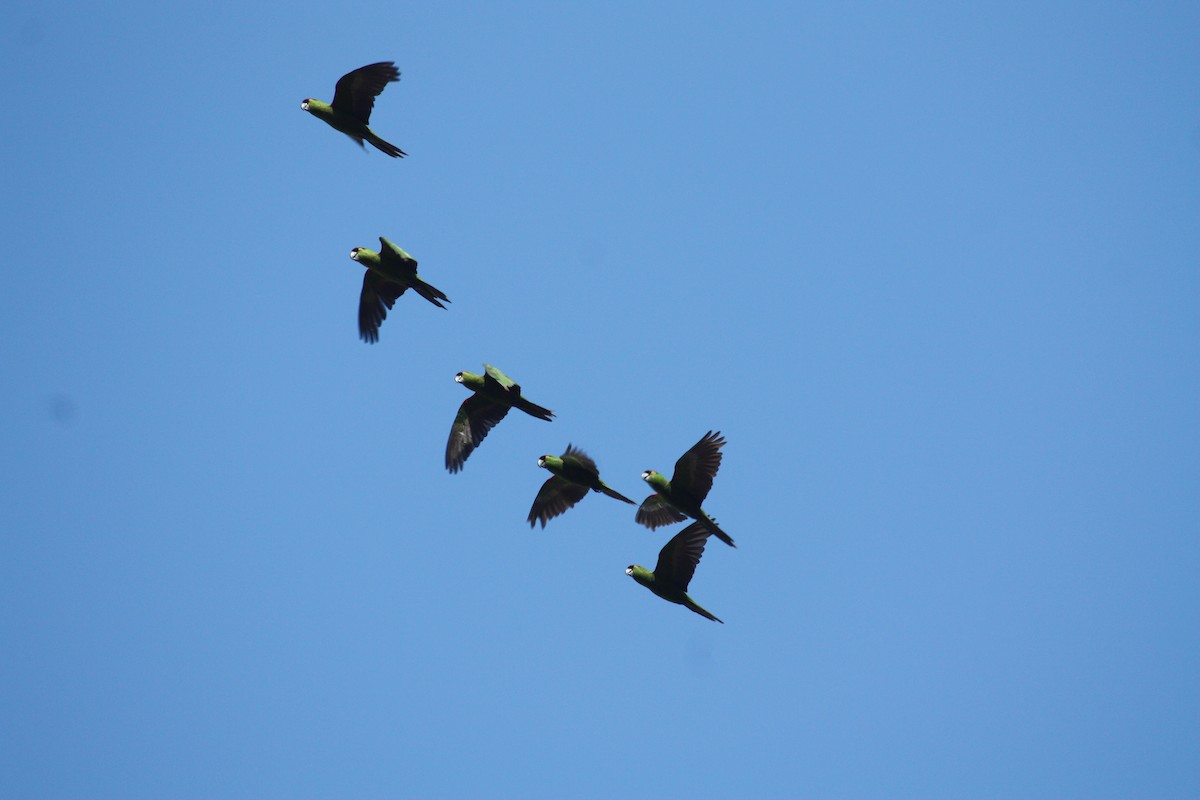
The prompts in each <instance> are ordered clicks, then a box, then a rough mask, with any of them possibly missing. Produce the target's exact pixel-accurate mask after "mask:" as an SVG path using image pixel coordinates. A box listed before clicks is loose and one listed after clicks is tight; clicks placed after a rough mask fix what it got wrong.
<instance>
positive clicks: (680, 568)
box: [654, 522, 708, 592]
mask: <svg viewBox="0 0 1200 800" xmlns="http://www.w3.org/2000/svg"><path fill="white" fill-rule="evenodd" d="M707 541H708V531H707V530H705V529H704V526H703V525H701V524H700V523H698V522H693V523H692V524H691V525H688V526H687V527H686V528H684V529H683V530H681V531H680V532H679V533H677V534H675V535H674V536H673V537H671V541H669V542H667V543H666V544H665V545H663V549H662V550H660V551H659V553H658V564H656V565H655V567H654V581H655V583H657V582H659V581H662V582H663V583H665V584H668V585H670V586H673V587H675V588H677V589H679V591H681V592H686V591H687V588H688V584H689V583H691V581H692V575H693V574H695V572H696V565H697V564H699V563H700V556H702V555H704V544H705V542H707Z"/></svg>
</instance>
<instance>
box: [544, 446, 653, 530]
mask: <svg viewBox="0 0 1200 800" xmlns="http://www.w3.org/2000/svg"><path fill="white" fill-rule="evenodd" d="M537 464H538V466H539V467H541V468H542V469H544V470H547V471H549V472H551V473H553V474H552V475H551V476H550V477H549V478H547V479H546V482H545V483H543V484H542V488H541V489H539V490H538V493H537V497H535V498H534V499H533V507H532V508H530V509H529V517H528V519H527V520H526V521H527V522H528V523H529V527H531V528H532V527H533V526H534V523H535V522H540V523H542V527H543V528H545V527H546V523H547V522H549V521H550V520H552V519H554V518H555V517H557V516H558V515H559V514H562V513H564V512H565V511H566V510H567V509H568V508H570V507H571V506H573V505H575V504H576V503H578V502H579V501H580V500H582V499H583V498H584V497H585V496H586V495H587V493H588V490H589V489H590V490H591V491H594V492H601V493H603V494H606V495H608V496H609V497H614V498H616V499H617V500H621V501H623V502H626V503H629V504H630V505H633V501H632V500H630V499H629V498H628V497H626V496H625V495H623V494H621V493H620V492H618V491H616V490H614V489H613V488H612V487H610V486H609V485H608V484H607V483H605V482H604V481H602V480H600V471H599V470H597V469H596V462H595V461H592V459H590V458H588V455H587V453H585V452H583V451H582V450H580V449H578V448H577V447H575V446H573V445H570V444H568V445H567V450H566V452H565V453H563V454H562V455H561V456H549V455H546V456H541V457H540V458H538V460H537Z"/></svg>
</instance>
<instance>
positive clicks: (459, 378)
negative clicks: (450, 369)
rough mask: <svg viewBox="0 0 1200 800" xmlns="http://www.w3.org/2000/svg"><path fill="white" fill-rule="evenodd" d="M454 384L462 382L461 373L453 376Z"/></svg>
mask: <svg viewBox="0 0 1200 800" xmlns="http://www.w3.org/2000/svg"><path fill="white" fill-rule="evenodd" d="M454 382H455V383H462V382H463V374H462V373H461V372H460V373H458V374H457V375H455V376H454Z"/></svg>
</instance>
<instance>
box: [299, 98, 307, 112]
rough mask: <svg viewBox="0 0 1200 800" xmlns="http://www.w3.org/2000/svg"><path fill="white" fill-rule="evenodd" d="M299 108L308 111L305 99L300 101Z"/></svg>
mask: <svg viewBox="0 0 1200 800" xmlns="http://www.w3.org/2000/svg"><path fill="white" fill-rule="evenodd" d="M300 108H302V109H304V110H305V111H308V101H307V100H305V101H303V102H302V103H300Z"/></svg>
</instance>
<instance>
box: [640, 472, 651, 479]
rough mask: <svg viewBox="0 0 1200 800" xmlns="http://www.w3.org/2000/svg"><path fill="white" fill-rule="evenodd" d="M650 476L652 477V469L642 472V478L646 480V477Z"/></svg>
mask: <svg viewBox="0 0 1200 800" xmlns="http://www.w3.org/2000/svg"><path fill="white" fill-rule="evenodd" d="M649 477H650V470H646V471H645V472H643V473H642V480H646V478H649Z"/></svg>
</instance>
